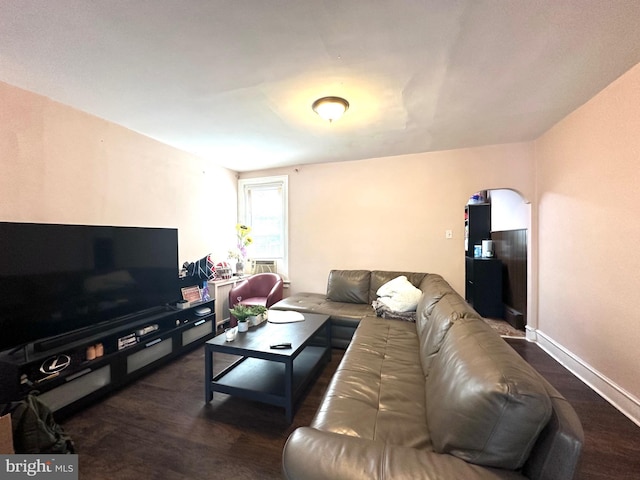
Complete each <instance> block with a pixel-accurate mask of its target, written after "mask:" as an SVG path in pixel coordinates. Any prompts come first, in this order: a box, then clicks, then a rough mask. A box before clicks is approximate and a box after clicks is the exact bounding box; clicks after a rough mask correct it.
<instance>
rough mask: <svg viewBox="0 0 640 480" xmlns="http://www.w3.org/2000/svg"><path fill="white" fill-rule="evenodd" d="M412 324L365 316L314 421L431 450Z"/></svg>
mask: <svg viewBox="0 0 640 480" xmlns="http://www.w3.org/2000/svg"><path fill="white" fill-rule="evenodd" d="M417 354H418V339H417V336H416V332H415V328H414V327H413V324H412V323H407V322H401V321H396V320H382V319H380V318H378V317H365V318H363V319H362V321H361V322H360V325H359V326H358V329H357V330H356V333H355V335H354V339H353V341H352V342H351V344H350V345H349V347H348V348H347V351H346V352H345V354H344V357H343V358H342V361H341V363H340V365H339V367H338V369H337V370H336V372H335V374H334V375H333V377H332V379H331V382H330V383H329V386H328V387H327V390H326V392H325V395H324V398H323V400H322V402H321V405H320V408H319V409H318V412H317V413H316V416H315V417H314V420H313V422H312V424H311V426H312V427H314V428H318V429H320V430H324V431H329V432H334V433H341V434H343V435H350V436H354V437H360V438H366V439H369V440H373V441H376V442H385V443H389V444H395V445H404V446H407V447H412V448H429V449H430V440H429V430H428V428H427V426H426V410H425V397H424V395H423V392H424V380H423V376H422V369H421V368H420V365H419V364H418V363H417V362H416V356H417Z"/></svg>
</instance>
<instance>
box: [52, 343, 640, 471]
mask: <svg viewBox="0 0 640 480" xmlns="http://www.w3.org/2000/svg"><path fill="white" fill-rule="evenodd" d="M508 342H509V343H510V344H511V345H513V346H514V347H515V348H516V350H517V351H518V352H519V353H520V354H521V355H522V356H523V357H524V358H525V359H526V360H527V361H529V362H530V363H531V364H532V365H533V366H534V367H535V368H536V369H538V371H540V373H542V374H543V375H544V376H545V377H546V378H547V379H548V380H549V381H550V382H551V383H552V384H553V385H554V386H555V387H556V388H558V390H560V391H561V393H562V394H563V395H565V397H567V399H568V400H569V401H570V402H571V403H572V404H573V405H574V407H575V409H576V411H577V412H578V415H579V416H580V418H581V420H582V423H583V426H584V429H585V437H586V445H585V449H584V453H583V458H582V462H581V465H580V470H579V472H578V475H577V477H576V478H578V479H581V480H592V479H604V478H607V479H610V478H615V479H637V478H640V427H637V426H636V425H635V424H633V423H632V422H631V421H629V420H628V419H627V418H626V417H624V416H623V415H622V414H620V413H619V412H618V411H617V410H615V409H614V408H613V407H611V406H610V405H609V404H608V403H606V402H605V401H604V400H602V399H601V398H600V397H599V396H598V395H596V394H595V393H593V392H592V391H591V390H589V389H588V388H587V387H586V386H585V385H584V384H582V383H581V382H580V381H579V380H577V379H576V378H575V377H574V376H573V375H571V374H570V373H568V372H567V371H566V370H565V369H564V368H563V367H561V366H560V365H559V364H558V363H557V362H555V361H554V360H553V359H551V358H550V357H549V356H548V355H546V354H545V353H544V352H543V351H542V350H541V349H540V348H538V347H537V346H536V345H534V344H531V343H528V342H526V341H525V340H508ZM342 353H343V352H342V351H340V350H334V352H333V359H332V361H331V363H330V364H329V365H327V367H325V369H324V371H323V372H322V374H321V375H320V377H319V378H318V380H317V381H316V382H315V383H314V384H313V385H312V386H311V387H310V389H309V391H308V393H307V395H306V396H305V397H304V399H303V400H302V402H301V404H300V406H299V409H298V411H297V413H296V415H295V418H294V421H293V424H291V425H287V423H286V421H285V417H284V410H283V409H281V408H277V407H272V406H268V405H262V404H259V403H254V402H249V401H245V400H241V399H236V398H231V397H228V396H226V395H222V394H216V395H214V400H213V401H212V402H211V403H210V404H205V403H204V387H203V381H204V375H203V369H204V354H203V352H202V350H201V349H199V350H197V351H194V352H192V353H189V354H187V355H185V356H184V357H181V358H180V359H178V360H176V361H174V362H173V363H171V364H170V365H167V366H165V367H163V368H162V369H160V370H158V371H156V372H154V373H152V374H150V375H148V376H146V377H144V378H142V379H140V380H138V381H137V382H135V383H134V384H132V385H130V386H128V387H126V388H125V389H123V390H120V391H119V392H116V393H115V394H112V395H110V396H109V397H107V398H105V399H103V400H102V401H100V402H98V403H96V404H95V405H93V406H91V407H89V408H87V409H85V410H83V411H81V412H79V413H77V414H75V415H74V416H73V417H70V418H68V419H66V420H64V421H62V422H61V423H62V425H63V426H64V428H65V429H66V430H67V432H69V433H70V434H71V436H72V437H73V439H74V440H75V442H76V446H77V449H78V453H79V461H80V468H79V470H80V478H81V479H91V480H101V479H109V480H111V479H118V480H126V479H135V480H146V479H166V480H171V479H176V480H178V479H203V478H212V479H213V478H225V479H258V478H259V479H271V478H274V479H277V478H282V476H281V464H280V459H281V452H282V447H283V446H284V443H285V441H286V439H287V437H288V436H289V434H290V433H291V432H292V431H293V430H294V429H295V428H296V427H298V426H301V425H308V424H309V422H310V421H311V418H312V417H313V415H314V413H315V410H316V408H317V406H318V404H319V402H320V398H321V396H322V393H323V392H324V390H325V389H326V386H327V383H328V381H329V379H330V378H331V375H332V374H333V372H334V371H335V368H336V367H337V365H338V362H339V361H340V359H341V358H342ZM229 360H230V358H229V357H228V356H223V355H220V356H219V357H216V361H215V363H214V367H215V369H216V371H219V370H220V369H222V368H223V366H225V365H226V364H227V363H228V362H229Z"/></svg>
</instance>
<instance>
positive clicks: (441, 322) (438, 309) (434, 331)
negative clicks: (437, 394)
mask: <svg viewBox="0 0 640 480" xmlns="http://www.w3.org/2000/svg"><path fill="white" fill-rule="evenodd" d="M422 298H423V299H425V298H427V295H426V294H423V296H422ZM425 303H426V302H425ZM420 307H422V311H421V314H420V315H417V316H416V321H417V322H419V323H418V325H417V326H416V330H417V333H418V339H419V342H420V362H421V363H422V370H423V372H424V375H425V377H426V376H427V375H429V369H430V367H431V362H432V361H433V358H434V357H435V356H436V355H437V353H438V351H439V350H440V347H441V346H442V342H443V341H444V338H445V336H446V335H447V332H448V331H449V329H450V328H451V326H452V325H453V324H454V323H455V322H457V321H458V320H460V319H461V318H467V317H478V314H477V313H476V312H475V310H473V309H472V308H471V307H470V306H469V305H468V304H467V303H466V302H465V301H464V299H462V297H460V295H458V294H457V293H455V292H454V291H451V292H448V293H446V294H445V295H443V296H442V298H440V300H439V301H438V302H437V303H436V304H435V305H434V307H433V309H432V311H431V314H430V315H424V314H422V312H426V311H428V309H427V306H426V305H424V304H423V305H420V304H418V308H420Z"/></svg>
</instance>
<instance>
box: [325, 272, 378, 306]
mask: <svg viewBox="0 0 640 480" xmlns="http://www.w3.org/2000/svg"><path fill="white" fill-rule="evenodd" d="M370 277H371V272H369V270H331V272H329V281H328V283H327V298H328V299H329V300H331V301H333V302H345V303H366V304H369V303H370V302H369V279H370Z"/></svg>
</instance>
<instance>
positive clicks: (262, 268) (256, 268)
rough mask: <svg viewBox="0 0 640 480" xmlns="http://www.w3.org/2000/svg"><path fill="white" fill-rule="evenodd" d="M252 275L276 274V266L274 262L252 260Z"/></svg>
mask: <svg viewBox="0 0 640 480" xmlns="http://www.w3.org/2000/svg"><path fill="white" fill-rule="evenodd" d="M253 273H254V274H256V273H278V265H277V263H276V261H275V260H254V261H253Z"/></svg>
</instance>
